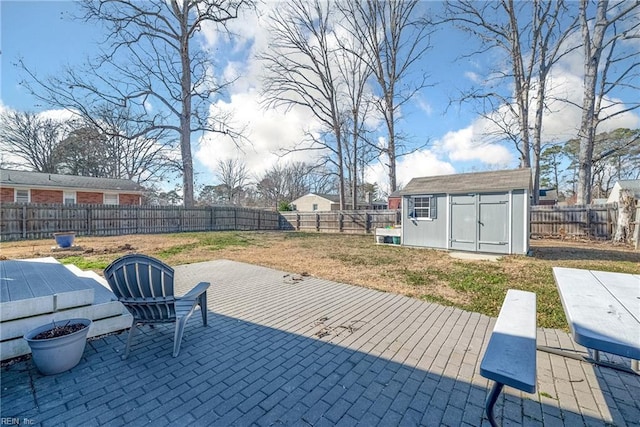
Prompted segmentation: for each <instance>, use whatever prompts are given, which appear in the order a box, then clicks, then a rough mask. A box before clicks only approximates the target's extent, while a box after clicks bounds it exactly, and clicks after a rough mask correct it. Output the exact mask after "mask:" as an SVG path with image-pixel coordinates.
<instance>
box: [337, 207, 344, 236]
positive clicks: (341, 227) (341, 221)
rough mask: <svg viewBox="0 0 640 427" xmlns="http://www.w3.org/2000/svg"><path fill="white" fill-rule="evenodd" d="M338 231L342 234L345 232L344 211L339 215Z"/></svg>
mask: <svg viewBox="0 0 640 427" xmlns="http://www.w3.org/2000/svg"><path fill="white" fill-rule="evenodd" d="M338 231H339V232H340V233H342V232H343V231H344V214H343V213H342V211H340V212H339V213H338Z"/></svg>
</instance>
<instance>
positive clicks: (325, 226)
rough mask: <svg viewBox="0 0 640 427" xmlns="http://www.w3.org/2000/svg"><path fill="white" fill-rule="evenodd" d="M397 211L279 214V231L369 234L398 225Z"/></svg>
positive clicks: (398, 212)
mask: <svg viewBox="0 0 640 427" xmlns="http://www.w3.org/2000/svg"><path fill="white" fill-rule="evenodd" d="M400 220H401V214H400V211H399V210H366V211H365V210H356V211H330V212H280V229H281V230H297V231H320V232H328V233H338V232H340V233H371V232H373V231H374V230H375V229H376V228H383V227H387V226H394V225H396V224H399V223H400Z"/></svg>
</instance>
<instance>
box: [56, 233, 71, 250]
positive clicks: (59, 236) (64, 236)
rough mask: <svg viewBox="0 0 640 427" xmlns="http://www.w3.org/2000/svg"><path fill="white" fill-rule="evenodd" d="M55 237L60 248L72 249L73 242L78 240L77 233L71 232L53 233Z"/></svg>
mask: <svg viewBox="0 0 640 427" xmlns="http://www.w3.org/2000/svg"><path fill="white" fill-rule="evenodd" d="M53 237H54V238H55V239H56V244H57V245H58V247H60V248H70V247H71V245H73V240H74V239H75V238H76V233H74V232H73V231H69V232H66V233H53Z"/></svg>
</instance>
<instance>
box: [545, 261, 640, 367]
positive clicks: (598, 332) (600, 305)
mask: <svg viewBox="0 0 640 427" xmlns="http://www.w3.org/2000/svg"><path fill="white" fill-rule="evenodd" d="M553 275H554V277H555V281H556V285H557V287H558V292H559V294H560V299H561V301H562V306H563V308H564V312H565V314H566V317H567V321H568V323H569V327H570V328H571V333H572V335H573V339H574V340H575V342H577V343H578V344H580V345H582V346H584V347H586V348H588V349H592V350H593V351H594V358H593V359H594V361H595V362H596V363H602V362H601V361H600V352H601V351H602V352H605V353H610V354H615V355H618V356H622V357H627V358H629V359H631V361H632V362H631V364H632V370H633V371H635V372H636V373H638V360H640V275H637V274H625V273H612V272H605V271H594V270H582V269H577V268H563V267H554V268H553ZM606 365H607V366H610V365H609V364H606Z"/></svg>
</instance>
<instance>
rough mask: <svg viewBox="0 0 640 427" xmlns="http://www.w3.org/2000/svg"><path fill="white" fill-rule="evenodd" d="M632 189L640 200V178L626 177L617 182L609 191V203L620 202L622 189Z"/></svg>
mask: <svg viewBox="0 0 640 427" xmlns="http://www.w3.org/2000/svg"><path fill="white" fill-rule="evenodd" d="M622 189H625V190H630V191H631V192H632V193H633V197H634V198H635V199H636V200H640V179H625V180H620V181H618V182H616V183H615V184H614V186H613V188H612V189H611V193H609V197H608V198H607V203H618V201H619V199H620V190H622Z"/></svg>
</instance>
